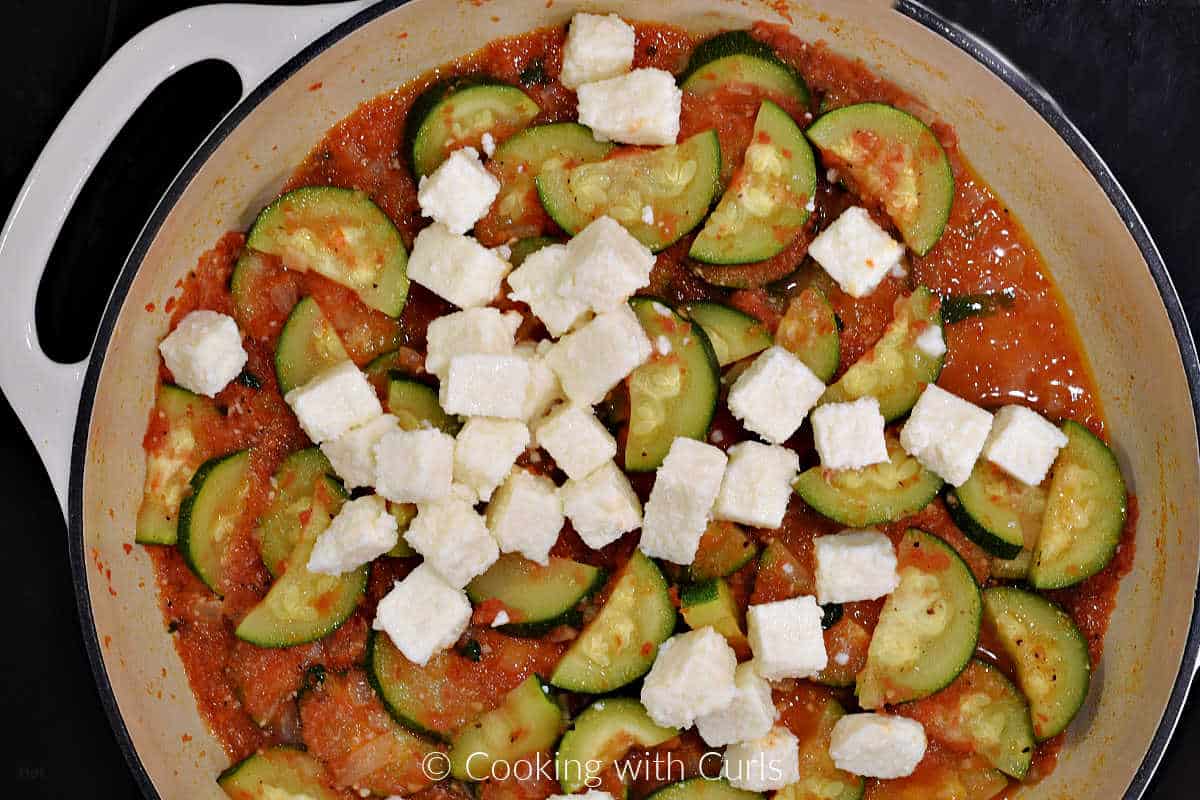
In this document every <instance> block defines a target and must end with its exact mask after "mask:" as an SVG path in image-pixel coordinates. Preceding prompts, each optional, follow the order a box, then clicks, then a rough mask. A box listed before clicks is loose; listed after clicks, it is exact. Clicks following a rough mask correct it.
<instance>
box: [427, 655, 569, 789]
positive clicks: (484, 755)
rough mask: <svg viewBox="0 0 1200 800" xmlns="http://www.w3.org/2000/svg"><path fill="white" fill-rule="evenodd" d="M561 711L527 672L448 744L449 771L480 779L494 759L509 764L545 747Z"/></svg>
mask: <svg viewBox="0 0 1200 800" xmlns="http://www.w3.org/2000/svg"><path fill="white" fill-rule="evenodd" d="M562 726H563V712H562V709H560V708H559V707H558V704H557V703H555V702H554V698H553V697H552V696H551V694H550V687H549V686H547V685H546V684H545V683H543V682H542V679H541V678H539V677H538V676H537V675H530V676H529V677H528V678H526V679H525V680H524V681H523V682H522V683H521V684H520V685H519V686H517V688H515V689H513V690H512V691H511V692H509V693H508V695H507V696H506V697H505V698H504V702H503V703H501V704H500V707H499V708H496V709H493V710H491V711H489V712H487V713H486V714H484V715H483V716H481V717H480V718H479V719H477V720H475V721H474V722H472V723H470V724H469V725H467V726H466V727H465V728H463V729H462V730H461V731H459V733H458V735H457V736H455V737H454V742H453V743H452V744H451V745H450V774H451V775H453V776H454V777H455V778H458V779H459V780H471V781H482V780H484V779H486V778H487V777H488V776H489V775H490V774H491V767H492V765H493V764H494V763H496V762H497V761H504V762H508V763H509V764H511V763H512V762H514V761H516V760H518V759H520V758H521V757H522V756H526V755H529V754H530V753H535V752H540V751H542V750H548V749H549V748H550V747H551V746H552V745H553V744H554V743H555V742H556V741H558V734H559V733H560V732H561V731H562Z"/></svg>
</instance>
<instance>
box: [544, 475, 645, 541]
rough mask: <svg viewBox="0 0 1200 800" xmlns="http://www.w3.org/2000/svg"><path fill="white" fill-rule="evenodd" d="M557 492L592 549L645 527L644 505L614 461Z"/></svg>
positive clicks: (564, 510) (568, 515)
mask: <svg viewBox="0 0 1200 800" xmlns="http://www.w3.org/2000/svg"><path fill="white" fill-rule="evenodd" d="M558 492H559V497H560V498H562V503H563V512H564V513H565V514H566V515H567V518H568V519H570V520H571V526H572V527H573V528H575V532H576V533H578V534H579V538H581V539H583V542H584V544H586V545H587V546H588V547H590V548H592V549H593V550H599V549H600V548H601V547H604V546H605V545H609V544H612V543H613V542H615V541H616V540H617V539H620V538H621V536H622V534H625V533H628V532H629V531H631V530H633V529H635V528H637V527H638V526H639V525H641V524H642V504H641V502H640V501H639V500H638V496H637V494H635V493H634V491H633V487H632V486H630V485H629V478H627V477H625V473H624V472H621V470H620V468H618V467H617V465H616V464H615V463H613V462H612V461H609V462H608V463H607V464H605V465H604V466H602V467H600V468H599V469H597V470H596V471H595V472H593V473H592V474H591V475H588V476H587V477H586V478H583V479H581V480H569V481H567V482H566V483H565V484H563V485H562V487H561V488H560V489H559V490H558Z"/></svg>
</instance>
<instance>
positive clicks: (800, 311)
mask: <svg viewBox="0 0 1200 800" xmlns="http://www.w3.org/2000/svg"><path fill="white" fill-rule="evenodd" d="M775 341H776V342H778V343H779V345H780V346H781V347H784V348H786V349H787V350H788V351H790V352H791V354H792V355H794V356H795V357H796V358H798V359H800V360H801V361H803V362H804V366H806V367H808V368H809V369H811V370H812V371H813V374H814V375H816V376H817V377H818V378H820V379H821V380H822V382H824V383H829V381H831V380H833V376H834V374H835V373H836V372H837V368H838V364H839V363H840V361H841V356H842V340H841V333H840V332H839V330H838V321H837V314H836V313H834V310H833V306H832V305H831V304H830V302H829V299H828V298H826V297H825V293H824V292H822V291H821V290H820V289H818V288H817V287H815V286H809V287H808V288H806V289H804V290H803V291H802V292H800V294H798V295H796V296H795V297H793V298H792V299H791V301H790V302H789V303H788V307H787V311H785V312H784V314H783V319H781V320H780V321H779V327H778V328H777V329H776V331H775Z"/></svg>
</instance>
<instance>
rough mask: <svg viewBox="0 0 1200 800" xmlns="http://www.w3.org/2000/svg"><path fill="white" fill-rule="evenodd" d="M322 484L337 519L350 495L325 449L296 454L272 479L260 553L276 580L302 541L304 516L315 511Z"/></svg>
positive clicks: (260, 532)
mask: <svg viewBox="0 0 1200 800" xmlns="http://www.w3.org/2000/svg"><path fill="white" fill-rule="evenodd" d="M318 481H322V482H323V483H324V485H325V490H326V492H327V494H328V497H329V499H328V509H329V513H330V514H333V515H335V516H336V515H337V513H338V511H340V510H341V508H342V503H343V502H345V500H346V498H347V494H346V490H345V489H344V488H343V487H342V484H341V483H340V482H339V481H338V480H337V478H336V477H334V472H333V465H331V464H330V463H329V459H328V458H326V457H325V454H324V453H322V452H321V448H319V447H308V448H305V449H304V450H298V451H296V452H295V453H292V454H291V455H290V456H288V457H287V458H285V459H284V460H283V463H282V464H280V465H279V468H278V469H277V470H275V474H274V475H273V476H272V477H271V488H272V490H273V492H272V497H271V502H270V504H268V505H267V510H266V511H265V512H264V513H263V515H262V518H261V519H260V520H259V523H258V552H259V555H261V556H262V560H263V564H265V565H266V567H267V571H268V572H270V573H271V577H273V578H278V577H279V576H280V575H281V574H283V569H284V567H285V566H287V561H288V557H289V556H291V554H292V551H293V550H295V549H296V545H297V544H298V543H299V542H300V534H301V532H302V531H303V529H304V524H303V523H302V522H301V521H300V520H301V515H303V514H304V513H305V512H306V511H308V510H309V509H310V508H312V505H313V494H314V493H315V492H316V488H317V482H318Z"/></svg>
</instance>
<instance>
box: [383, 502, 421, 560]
mask: <svg viewBox="0 0 1200 800" xmlns="http://www.w3.org/2000/svg"><path fill="white" fill-rule="evenodd" d="M387 508H388V513H389V514H391V515H392V517H393V518H394V519H395V520H396V531H397V533H399V537H398V538H397V540H396V546H395V547H393V548H392V549H391V550H389V551H388V552H387V555H388V557H389V558H411V557H412V556H415V555H416V554H417V551H416V550H413V547H412V545H411V544H409V543H408V540H406V539H405V538H404V532H405V531H406V530H408V526H409V525H411V524H412V521H413V520H414V519H416V518H417V505H416V503H393V502H392V501H391V500H388V503H387Z"/></svg>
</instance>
